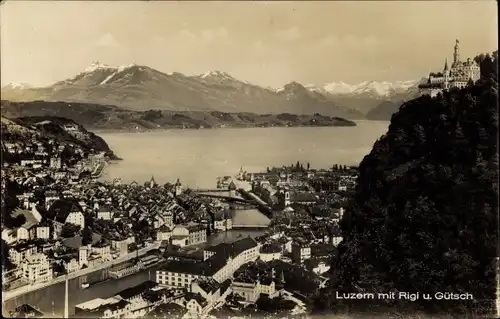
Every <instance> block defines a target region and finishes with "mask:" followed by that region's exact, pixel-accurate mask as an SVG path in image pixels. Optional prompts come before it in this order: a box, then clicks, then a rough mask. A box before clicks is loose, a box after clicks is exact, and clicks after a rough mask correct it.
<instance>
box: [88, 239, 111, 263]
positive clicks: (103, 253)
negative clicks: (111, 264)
mask: <svg viewBox="0 0 500 319" xmlns="http://www.w3.org/2000/svg"><path fill="white" fill-rule="evenodd" d="M91 253H94V254H96V255H97V256H99V257H100V258H101V259H102V261H109V260H112V259H113V257H112V256H111V244H109V243H106V242H103V241H101V242H99V243H97V244H95V245H94V246H92V247H91Z"/></svg>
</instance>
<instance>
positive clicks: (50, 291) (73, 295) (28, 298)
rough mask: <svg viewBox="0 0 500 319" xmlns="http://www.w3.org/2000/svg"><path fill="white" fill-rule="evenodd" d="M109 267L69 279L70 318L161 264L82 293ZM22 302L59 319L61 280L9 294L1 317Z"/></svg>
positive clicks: (228, 238)
mask: <svg viewBox="0 0 500 319" xmlns="http://www.w3.org/2000/svg"><path fill="white" fill-rule="evenodd" d="M265 231H266V229H263V230H243V231H239V230H231V231H227V232H221V233H217V234H213V235H211V236H210V238H209V239H208V242H207V243H206V244H204V245H203V247H206V246H213V245H217V244H219V243H221V242H233V241H235V240H238V239H240V238H243V237H247V236H251V237H257V236H260V235H262V234H263V233H264V232H265ZM153 248H154V247H149V250H151V249H153ZM200 248H202V247H200ZM141 254H143V253H141ZM132 255H133V257H135V256H136V253H135V252H134V253H133V254H132ZM120 261H125V260H120ZM115 263H116V260H115ZM110 266H111V264H104V266H101V267H99V269H100V270H96V268H94V269H91V270H90V271H91V273H86V274H81V273H79V274H78V275H73V278H72V279H70V280H69V283H68V291H69V293H68V295H69V302H68V303H69V314H70V315H72V314H74V311H75V305H77V304H80V303H82V302H86V301H89V300H92V299H95V298H108V297H111V296H113V295H115V294H116V293H118V292H120V291H122V290H123V289H126V288H129V287H132V286H135V285H138V284H140V283H142V282H144V281H146V280H155V274H156V269H158V268H159V267H161V265H157V266H153V267H152V268H150V269H149V270H144V271H141V272H138V273H135V274H133V275H130V276H127V277H124V278H120V279H112V280H107V281H104V282H101V283H97V284H94V285H91V286H90V287H89V288H87V289H83V290H82V288H81V284H82V283H84V282H92V281H94V280H101V279H104V278H106V277H107V268H109V267H110ZM75 274H76V273H75ZM75 276H76V277H75ZM25 303H26V304H30V305H34V306H36V307H37V308H38V309H40V311H42V312H43V313H44V314H46V315H48V316H51V317H62V316H63V314H64V277H63V278H62V280H61V281H59V282H57V283H51V284H49V285H45V286H41V287H36V288H34V289H33V290H29V291H28V292H26V291H23V292H22V293H17V294H11V295H9V296H8V299H5V298H4V299H3V302H2V314H3V315H4V317H9V311H12V310H14V309H15V308H16V307H17V306H20V305H22V304H25Z"/></svg>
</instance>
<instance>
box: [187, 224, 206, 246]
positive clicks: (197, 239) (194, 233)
mask: <svg viewBox="0 0 500 319" xmlns="http://www.w3.org/2000/svg"><path fill="white" fill-rule="evenodd" d="M187 228H188V231H189V240H188V245H198V244H202V243H205V242H207V229H206V228H205V227H204V226H203V225H199V224H198V225H190V226H188V227H187Z"/></svg>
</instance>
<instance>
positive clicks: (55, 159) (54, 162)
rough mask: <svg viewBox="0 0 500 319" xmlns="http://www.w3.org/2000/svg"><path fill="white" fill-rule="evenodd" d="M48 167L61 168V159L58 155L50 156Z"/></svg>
mask: <svg viewBox="0 0 500 319" xmlns="http://www.w3.org/2000/svg"><path fill="white" fill-rule="evenodd" d="M50 168H53V169H61V168H62V161H61V157H60V156H52V157H51V158H50Z"/></svg>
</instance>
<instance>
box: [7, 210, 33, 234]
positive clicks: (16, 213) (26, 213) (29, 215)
mask: <svg viewBox="0 0 500 319" xmlns="http://www.w3.org/2000/svg"><path fill="white" fill-rule="evenodd" d="M12 215H13V217H17V216H19V215H24V217H26V222H25V223H24V224H23V225H22V226H21V227H23V228H25V229H28V230H29V229H30V228H31V227H33V226H35V225H36V224H38V223H39V220H37V219H36V217H35V215H33V213H32V212H31V211H29V210H24V209H16V210H15V211H14V212H13V213H12Z"/></svg>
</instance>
